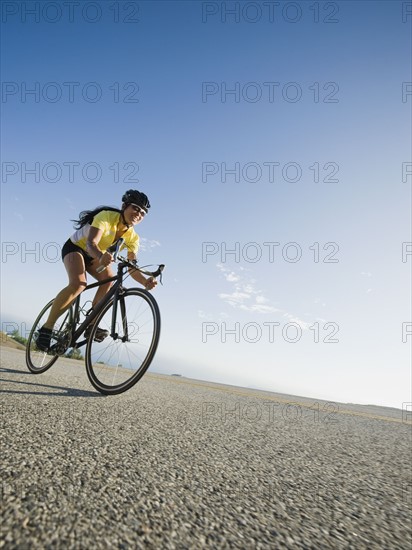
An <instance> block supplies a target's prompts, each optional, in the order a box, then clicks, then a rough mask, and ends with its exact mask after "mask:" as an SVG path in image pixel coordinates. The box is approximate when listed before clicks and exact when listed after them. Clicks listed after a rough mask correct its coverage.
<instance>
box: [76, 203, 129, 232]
mask: <svg viewBox="0 0 412 550" xmlns="http://www.w3.org/2000/svg"><path fill="white" fill-rule="evenodd" d="M102 210H110V211H111V212H119V214H121V213H122V211H121V210H119V209H118V208H113V206H98V207H97V208H95V209H94V210H83V212H80V214H79V219H78V220H72V222H74V227H75V229H80V228H81V227H83V226H84V225H86V224H87V223H92V221H93V218H94V217H95V216H96V215H97V214H98V213H99V212H101V211H102Z"/></svg>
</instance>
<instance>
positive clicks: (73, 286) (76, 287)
mask: <svg viewBox="0 0 412 550" xmlns="http://www.w3.org/2000/svg"><path fill="white" fill-rule="evenodd" d="M86 286H87V283H86V281H69V284H68V285H67V287H66V288H67V290H68V291H69V292H70V294H71V295H72V296H74V297H76V296H78V295H79V294H81V293H82V292H83V290H84V289H85V288H86Z"/></svg>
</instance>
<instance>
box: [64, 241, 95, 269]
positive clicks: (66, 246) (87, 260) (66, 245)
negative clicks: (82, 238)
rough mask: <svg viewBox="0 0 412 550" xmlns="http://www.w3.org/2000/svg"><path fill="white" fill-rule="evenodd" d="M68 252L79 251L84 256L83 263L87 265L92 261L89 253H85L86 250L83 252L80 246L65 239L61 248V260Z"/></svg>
mask: <svg viewBox="0 0 412 550" xmlns="http://www.w3.org/2000/svg"><path fill="white" fill-rule="evenodd" d="M70 252H80V254H81V255H82V256H83V258H84V263H85V265H87V266H89V265H90V264H91V263H92V261H93V258H92V257H91V256H89V254H87V252H85V251H84V250H83V248H80V246H77V244H74V243H73V242H72V241H71V240H70V239H67V241H66V242H65V243H64V245H63V248H62V260H64V257H65V256H67V254H69V253H70Z"/></svg>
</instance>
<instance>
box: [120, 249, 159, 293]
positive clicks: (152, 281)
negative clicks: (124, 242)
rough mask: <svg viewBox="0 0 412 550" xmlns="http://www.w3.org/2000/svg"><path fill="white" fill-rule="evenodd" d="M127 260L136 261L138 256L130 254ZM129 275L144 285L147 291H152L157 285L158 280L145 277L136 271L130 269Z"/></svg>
mask: <svg viewBox="0 0 412 550" xmlns="http://www.w3.org/2000/svg"><path fill="white" fill-rule="evenodd" d="M127 259H128V260H130V261H132V260H135V259H136V254H135V253H134V252H128V253H127ZM129 273H130V275H131V277H132V278H133V279H134V280H135V281H137V282H138V283H140V284H141V285H143V286H144V287H145V289H146V290H152V288H154V287H155V286H156V285H157V281H156V279H154V278H153V277H145V276H144V275H143V273H140V271H134V270H133V269H129Z"/></svg>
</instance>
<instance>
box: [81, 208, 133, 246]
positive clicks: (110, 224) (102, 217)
mask: <svg viewBox="0 0 412 550" xmlns="http://www.w3.org/2000/svg"><path fill="white" fill-rule="evenodd" d="M119 222H120V212H112V211H111V210H102V211H101V212H99V213H98V214H96V216H95V217H94V218H93V221H92V223H91V224H89V223H87V224H86V225H84V226H83V227H81V228H80V229H78V230H77V231H76V232H75V233H73V235H72V236H71V237H70V240H71V241H72V243H74V244H75V245H77V246H79V247H80V248H81V249H83V250H84V251H86V252H87V250H86V242H87V237H88V235H89V230H90V227H96V228H97V229H101V230H102V231H103V235H102V237H101V239H100V241H99V243H98V246H99V248H100V250H101V251H102V252H105V251H106V250H107V249H108V248H109V246H111V245H112V244H113V242H114V240H115V237H116V233H117V228H118V225H119ZM122 239H124V244H123V246H122V248H127V250H128V251H129V252H134V254H136V255H137V251H138V249H139V235H137V233H136V232H135V230H134V229H133V227H129V229H128V230H127V231H126V233H123V235H122Z"/></svg>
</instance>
